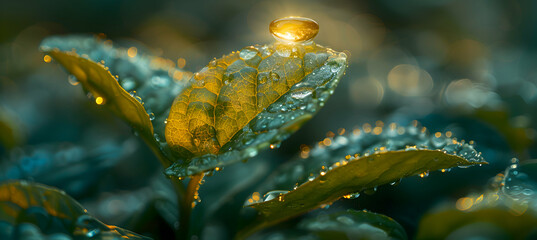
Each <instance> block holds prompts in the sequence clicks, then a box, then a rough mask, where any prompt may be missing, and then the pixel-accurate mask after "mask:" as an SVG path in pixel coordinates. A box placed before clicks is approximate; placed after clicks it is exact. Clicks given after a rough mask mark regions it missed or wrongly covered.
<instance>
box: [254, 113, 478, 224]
mask: <svg viewBox="0 0 537 240" xmlns="http://www.w3.org/2000/svg"><path fill="white" fill-rule="evenodd" d="M407 144H412V145H407ZM401 149H402V150H401ZM308 151H309V153H310V154H311V157H309V158H306V159H302V158H300V159H298V160H295V161H292V162H291V163H289V164H286V165H284V166H283V167H282V168H281V169H280V170H277V171H276V172H275V174H274V177H273V178H272V179H269V181H268V182H267V184H266V185H265V187H264V189H270V190H274V189H279V190H283V189H285V190H291V191H289V192H288V193H284V192H281V193H279V194H278V196H276V197H274V198H273V199H265V200H266V201H263V200H261V198H259V197H258V198H256V199H259V200H257V201H255V200H256V199H253V198H251V199H250V200H249V201H248V202H249V203H250V205H249V206H250V207H253V208H255V209H256V210H258V211H259V212H260V213H261V216H260V217H259V219H258V221H255V222H254V223H253V224H252V225H251V226H250V227H248V228H247V229H246V230H245V232H246V233H245V235H248V234H249V233H251V232H255V231H256V230H258V229H261V228H263V227H266V226H270V225H273V224H275V223H277V222H280V221H283V220H285V219H288V218H291V217H294V216H297V215H300V214H303V213H305V212H307V211H309V210H312V209H315V208H317V207H319V206H321V205H323V204H331V203H332V202H334V201H336V200H338V199H339V198H341V197H343V196H349V197H352V194H355V193H359V192H361V191H364V190H368V189H375V188H376V187H377V186H379V185H383V184H387V183H392V182H397V181H399V180H400V179H401V178H403V177H407V176H412V175H417V174H422V177H423V176H426V175H427V174H428V173H429V171H435V170H440V169H449V168H452V167H456V166H460V167H464V166H470V165H476V164H484V163H486V162H484V160H483V158H482V157H481V156H480V155H479V154H478V153H477V152H476V151H475V150H474V149H473V147H472V146H471V145H468V144H465V143H463V142H458V141H456V140H454V139H449V138H445V137H441V136H438V137H437V136H432V137H429V136H427V133H426V129H425V128H421V127H418V126H417V123H416V124H415V125H413V126H409V127H407V128H403V127H398V126H397V125H395V124H390V127H389V128H388V129H384V130H383V129H382V128H381V127H379V128H374V129H372V128H371V126H370V125H367V126H365V127H364V129H362V130H360V129H356V130H354V131H353V132H352V133H350V134H348V135H346V136H338V137H336V138H334V139H332V140H330V138H328V141H323V142H322V144H319V146H318V147H317V148H314V149H312V150H311V151H310V150H308ZM351 153H352V154H351ZM354 154H356V155H354ZM359 155H363V157H360V156H359ZM342 156H345V157H342ZM314 169H318V172H315V171H312V170H314ZM291 181H295V182H294V183H291ZM297 181H298V182H297ZM301 182H305V183H303V184H301V185H300V184H299V183H301ZM295 183H296V184H295ZM272 187H274V188H272ZM293 187H294V190H292V189H293ZM285 192H286V191H285ZM255 194H259V193H254V195H255Z"/></svg>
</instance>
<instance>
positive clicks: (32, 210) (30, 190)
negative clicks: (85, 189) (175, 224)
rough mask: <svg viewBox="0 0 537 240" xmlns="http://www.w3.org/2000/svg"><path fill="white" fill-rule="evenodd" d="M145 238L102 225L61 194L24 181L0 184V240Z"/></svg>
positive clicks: (72, 200)
mask: <svg viewBox="0 0 537 240" xmlns="http://www.w3.org/2000/svg"><path fill="white" fill-rule="evenodd" d="M45 237H48V238H49V239H53V238H54V239H55V238H59V239H148V238H146V237H143V236H141V235H138V234H136V233H133V232H130V231H128V230H125V229H121V228H118V227H116V226H111V225H106V224H104V223H102V222H100V221H99V220H97V219H95V218H93V217H92V216H90V215H88V214H87V213H86V210H85V209H84V208H83V207H82V206H81V205H80V204H79V203H77V202H76V201H75V200H74V199H72V198H71V197H69V196H68V195H66V194H65V193H64V192H62V191H60V190H57V189H55V188H52V187H48V186H45V185H41V184H37V183H30V182H26V181H11V182H4V183H3V184H2V185H0V238H2V239H42V238H45Z"/></svg>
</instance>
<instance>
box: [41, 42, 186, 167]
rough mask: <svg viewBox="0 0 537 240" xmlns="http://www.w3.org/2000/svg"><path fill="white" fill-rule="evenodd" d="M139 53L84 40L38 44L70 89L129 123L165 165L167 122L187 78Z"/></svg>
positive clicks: (169, 158) (168, 160) (168, 159)
mask: <svg viewBox="0 0 537 240" xmlns="http://www.w3.org/2000/svg"><path fill="white" fill-rule="evenodd" d="M134 49H135V50H134ZM138 49H140V50H138ZM141 49H142V47H138V48H137V47H135V46H132V47H130V48H128V49H127V48H121V47H113V43H112V41H110V40H104V39H100V38H97V37H88V36H68V37H50V38H47V39H45V40H43V42H42V43H41V50H42V51H43V52H44V53H45V54H48V55H50V56H51V57H52V58H53V59H54V60H56V61H57V62H59V63H60V64H61V65H62V66H63V67H64V68H65V69H66V70H67V71H68V72H69V73H70V74H72V75H73V76H74V78H70V82H71V83H72V84H74V85H78V83H80V84H81V85H82V86H83V87H84V89H85V90H86V91H88V92H89V93H91V94H92V95H93V97H94V99H95V101H96V103H97V104H99V105H104V106H105V107H107V108H108V109H109V110H111V111H112V112H114V113H115V114H116V115H117V116H119V117H120V118H121V119H123V120H124V121H125V122H127V123H128V124H130V125H131V126H132V128H133V129H134V131H135V132H136V134H139V135H140V136H141V137H142V138H143V139H144V140H145V142H146V143H147V144H148V145H149V146H150V147H151V148H152V150H153V151H154V152H155V153H156V154H157V155H158V157H159V159H160V160H161V161H162V162H163V163H164V165H165V166H168V165H169V164H171V162H172V161H173V160H172V159H173V156H172V154H171V151H170V150H169V149H168V147H167V144H166V143H165V142H164V128H165V119H166V117H167V116H168V112H169V108H170V106H171V103H172V101H173V99H174V97H175V96H176V95H177V94H179V93H180V92H181V90H182V89H183V88H184V86H185V85H186V83H187V81H183V80H184V79H188V77H189V76H191V73H189V72H186V71H183V70H181V69H177V68H175V64H174V62H173V61H171V60H166V59H163V58H160V57H155V56H151V55H148V54H145V53H143V52H142V50H141ZM127 91H129V92H127Z"/></svg>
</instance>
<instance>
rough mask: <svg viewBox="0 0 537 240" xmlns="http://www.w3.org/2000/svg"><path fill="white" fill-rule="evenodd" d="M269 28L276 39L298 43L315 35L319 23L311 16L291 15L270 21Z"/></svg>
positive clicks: (317, 31)
mask: <svg viewBox="0 0 537 240" xmlns="http://www.w3.org/2000/svg"><path fill="white" fill-rule="evenodd" d="M269 30H270V33H271V34H272V36H274V37H275V38H276V40H279V41H284V42H295V43H298V42H305V41H309V40H312V39H313V38H314V37H315V36H317V33H319V24H317V22H315V21H314V20H313V19H311V18H305V17H295V16H291V17H284V18H279V19H276V20H274V21H272V22H271V23H270V25H269Z"/></svg>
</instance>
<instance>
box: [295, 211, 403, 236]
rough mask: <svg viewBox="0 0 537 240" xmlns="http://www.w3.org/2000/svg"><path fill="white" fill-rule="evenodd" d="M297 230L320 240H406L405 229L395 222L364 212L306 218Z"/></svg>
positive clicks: (376, 214) (380, 215)
mask: <svg viewBox="0 0 537 240" xmlns="http://www.w3.org/2000/svg"><path fill="white" fill-rule="evenodd" d="M298 228H299V229H303V230H306V231H309V232H314V233H315V234H316V235H317V236H319V237H320V239H401V240H405V239H407V235H406V232H405V229H404V228H403V227H402V226H401V225H399V223H397V222H396V221H395V220H393V219H392V218H390V217H387V216H384V215H382V214H378V213H373V212H369V211H366V210H363V211H356V210H347V211H344V212H336V213H331V214H320V215H318V216H317V217H315V218H306V219H303V220H301V221H300V223H299V224H298Z"/></svg>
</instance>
